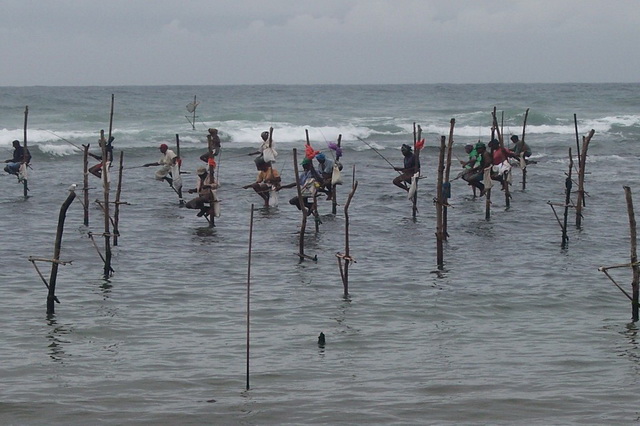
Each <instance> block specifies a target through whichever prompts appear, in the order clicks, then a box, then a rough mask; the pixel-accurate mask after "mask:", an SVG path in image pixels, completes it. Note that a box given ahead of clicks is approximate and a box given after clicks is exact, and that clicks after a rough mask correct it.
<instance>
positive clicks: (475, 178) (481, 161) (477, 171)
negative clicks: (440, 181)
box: [462, 142, 492, 197]
mask: <svg viewBox="0 0 640 426" xmlns="http://www.w3.org/2000/svg"><path fill="white" fill-rule="evenodd" d="M475 150H476V152H477V154H478V157H477V159H476V162H475V164H474V166H473V167H471V169H469V172H468V173H466V174H465V175H463V176H462V179H464V180H465V181H466V182H468V183H469V185H471V186H473V187H474V188H477V189H479V190H480V196H481V197H482V196H483V195H484V192H485V190H484V184H483V183H482V180H483V178H484V169H485V168H487V167H489V166H491V164H492V157H491V154H489V153H488V152H487V147H486V145H485V144H484V142H478V143H476V145H475Z"/></svg>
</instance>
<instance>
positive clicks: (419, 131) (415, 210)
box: [411, 123, 422, 220]
mask: <svg viewBox="0 0 640 426" xmlns="http://www.w3.org/2000/svg"><path fill="white" fill-rule="evenodd" d="M420 136H422V127H420V126H419V125H418V127H417V130H416V123H413V155H414V156H415V160H414V161H415V165H416V169H415V170H414V173H416V172H417V173H418V177H419V176H420V150H419V149H418V141H419V140H420ZM418 182H419V181H416V191H415V192H414V193H413V198H412V199H411V217H412V218H413V220H415V219H416V216H417V214H418Z"/></svg>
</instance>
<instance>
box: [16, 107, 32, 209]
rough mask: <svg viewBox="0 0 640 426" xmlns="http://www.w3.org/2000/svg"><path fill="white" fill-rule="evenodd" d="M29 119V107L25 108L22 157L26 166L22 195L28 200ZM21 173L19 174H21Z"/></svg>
mask: <svg viewBox="0 0 640 426" xmlns="http://www.w3.org/2000/svg"><path fill="white" fill-rule="evenodd" d="M28 117H29V107H28V106H25V107H24V155H23V156H22V164H24V177H23V179H22V194H23V196H24V198H27V196H28V193H29V185H28V181H27V163H26V161H25V159H26V158H27V118H28ZM19 173H20V172H18V174H19Z"/></svg>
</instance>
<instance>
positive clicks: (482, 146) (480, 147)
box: [476, 142, 487, 153]
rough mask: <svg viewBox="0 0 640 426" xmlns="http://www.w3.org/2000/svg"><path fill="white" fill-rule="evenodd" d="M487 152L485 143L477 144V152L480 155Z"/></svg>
mask: <svg viewBox="0 0 640 426" xmlns="http://www.w3.org/2000/svg"><path fill="white" fill-rule="evenodd" d="M486 150H487V146H486V145H485V144H484V142H478V143H477V144H476V151H478V152H479V153H483V152H485V151H486Z"/></svg>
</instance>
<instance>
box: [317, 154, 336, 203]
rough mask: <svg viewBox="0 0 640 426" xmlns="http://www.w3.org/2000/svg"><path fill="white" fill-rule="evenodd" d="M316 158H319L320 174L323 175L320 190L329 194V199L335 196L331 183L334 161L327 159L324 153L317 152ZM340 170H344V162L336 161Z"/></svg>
mask: <svg viewBox="0 0 640 426" xmlns="http://www.w3.org/2000/svg"><path fill="white" fill-rule="evenodd" d="M316 160H318V170H317V171H318V174H319V175H320V176H321V177H322V181H321V186H320V188H319V190H320V191H322V192H324V193H325V194H327V200H331V199H332V198H333V185H332V184H331V178H332V177H333V166H334V163H333V161H331V160H329V159H327V157H326V156H325V155H324V154H323V153H319V154H316ZM336 164H337V166H338V170H342V164H340V163H336Z"/></svg>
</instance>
